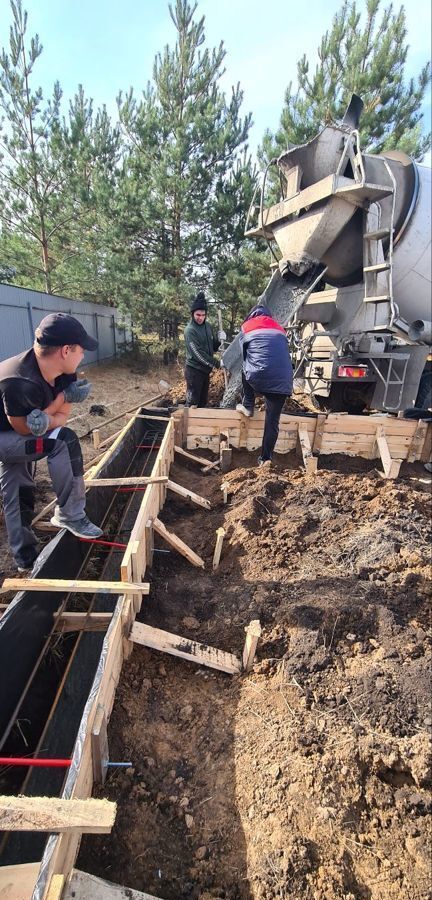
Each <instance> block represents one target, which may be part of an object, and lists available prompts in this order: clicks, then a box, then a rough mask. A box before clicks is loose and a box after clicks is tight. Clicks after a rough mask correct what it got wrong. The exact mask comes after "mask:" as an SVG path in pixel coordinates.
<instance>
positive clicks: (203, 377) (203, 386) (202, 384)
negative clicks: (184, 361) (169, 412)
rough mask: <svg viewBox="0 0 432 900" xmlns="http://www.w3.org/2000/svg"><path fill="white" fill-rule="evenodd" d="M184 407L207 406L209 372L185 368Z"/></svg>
mask: <svg viewBox="0 0 432 900" xmlns="http://www.w3.org/2000/svg"><path fill="white" fill-rule="evenodd" d="M185 378H186V406H207V400H208V392H209V385H210V372H204V371H202V370H201V369H194V368H193V366H186V368H185Z"/></svg>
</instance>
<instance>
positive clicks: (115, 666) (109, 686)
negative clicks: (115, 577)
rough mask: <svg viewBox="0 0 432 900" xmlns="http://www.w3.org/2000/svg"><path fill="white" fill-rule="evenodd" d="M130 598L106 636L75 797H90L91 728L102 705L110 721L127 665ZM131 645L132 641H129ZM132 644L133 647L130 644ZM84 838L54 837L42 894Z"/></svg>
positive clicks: (78, 755)
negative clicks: (125, 630)
mask: <svg viewBox="0 0 432 900" xmlns="http://www.w3.org/2000/svg"><path fill="white" fill-rule="evenodd" d="M130 600H131V598H129V597H124V598H121V599H120V600H119V601H118V602H117V604H116V608H115V612H114V615H113V620H112V623H111V625H110V627H109V629H108V632H107V635H106V637H105V639H104V656H103V657H102V659H101V662H100V663H99V669H100V670H101V676H100V681H99V686H98V688H97V690H95V691H94V692H93V693H92V695H91V698H89V700H88V701H87V707H86V711H85V715H86V716H87V728H86V734H85V739H84V744H83V745H81V744H80V745H77V746H76V747H75V750H74V753H73V759H74V764H75V768H76V772H77V774H76V778H75V781H74V784H73V788H72V796H73V797H75V798H78V797H80V798H86V797H89V796H90V794H91V789H92V784H93V763H92V747H91V731H92V726H93V722H94V719H95V716H96V711H97V708H98V706H102V707H103V709H104V710H105V715H106V717H107V720H109V717H110V712H111V709H112V706H113V703H114V694H115V689H116V686H117V684H118V680H119V677H120V672H121V668H122V664H123V654H124V643H123V628H124V621H128V615H129V614H128V608H129V606H130ZM127 643H128V644H129V641H128V642H127ZM129 646H131V645H130V644H129ZM80 840H81V834H80V833H79V832H72V833H70V832H69V833H65V834H58V835H55V836H54V837H53V838H52V839H51V843H50V845H49V851H48V855H47V862H46V868H45V870H44V874H43V876H42V878H41V881H40V882H39V883H40V897H41V900H47V897H48V890H49V885H50V880H51V877H52V875H54V874H55V873H57V872H58V873H64V874H66V875H69V873H70V871H71V869H72V866H73V864H74V862H75V859H76V855H77V853H78V848H79V844H80Z"/></svg>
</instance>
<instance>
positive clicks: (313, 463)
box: [298, 425, 318, 475]
mask: <svg viewBox="0 0 432 900" xmlns="http://www.w3.org/2000/svg"><path fill="white" fill-rule="evenodd" d="M298 439H299V444H300V448H301V453H302V456H303V463H304V467H305V469H306V474H307V475H314V474H315V472H316V471H317V468H318V460H317V459H316V458H315V457H314V456H312V448H311V442H310V439H309V434H308V432H307V430H306V428H304V426H303V425H299V430H298Z"/></svg>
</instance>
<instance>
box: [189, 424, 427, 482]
mask: <svg viewBox="0 0 432 900" xmlns="http://www.w3.org/2000/svg"><path fill="white" fill-rule="evenodd" d="M184 417H185V418H184V422H183V432H182V433H183V438H184V443H185V445H186V447H187V449H188V450H194V449H197V448H207V449H209V450H212V451H213V452H215V453H219V451H220V442H221V436H222V438H223V439H225V437H227V438H228V440H229V443H230V445H231V446H232V447H236V448H242V449H243V448H244V449H245V450H258V449H259V448H260V446H261V441H262V435H263V428H264V418H265V413H264V412H255V414H254V416H253V417H252V418H247V417H245V416H244V415H242V413H240V412H237V411H236V410H225V409H211V410H210V409H189V410H187V411H185V413H184ZM296 448H300V450H301V453H302V456H303V460H304V462H305V466H306V469H307V471H308V472H314V471H316V468H317V462H318V458H319V457H320V456H322V455H324V454H331V453H346V454H349V455H354V456H362V457H364V458H365V459H375V458H377V459H381V461H382V464H383V468H384V475H385V476H386V477H387V478H395V477H396V476H397V474H398V472H399V467H400V464H401V462H403V461H404V460H407V461H408V462H414V461H415V460H423V461H427V460H428V459H429V456H430V453H431V425H430V424H426V423H425V422H422V421H420V422H417V421H415V420H413V419H399V418H394V417H393V416H388V415H371V416H351V415H347V414H345V413H331V414H329V415H325V414H318V415H317V416H314V415H305V416H301V415H282V416H281V418H280V425H279V437H278V440H277V443H276V447H275V452H276V453H289V452H290V451H291V450H295V449H296Z"/></svg>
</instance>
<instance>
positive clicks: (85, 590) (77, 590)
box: [0, 578, 150, 596]
mask: <svg viewBox="0 0 432 900" xmlns="http://www.w3.org/2000/svg"><path fill="white" fill-rule="evenodd" d="M6 591H44V592H45V593H51V592H59V593H61V594H118V595H119V596H122V594H148V593H149V591H150V585H149V584H145V583H142V584H134V583H127V582H124V581H73V580H63V579H61V578H5V580H4V582H3V584H2V587H1V588H0V593H1V594H5V593H6Z"/></svg>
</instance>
